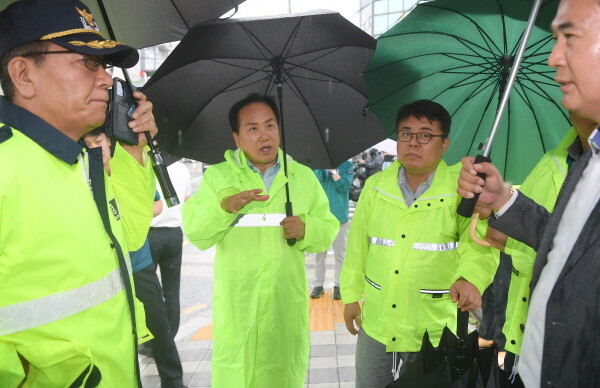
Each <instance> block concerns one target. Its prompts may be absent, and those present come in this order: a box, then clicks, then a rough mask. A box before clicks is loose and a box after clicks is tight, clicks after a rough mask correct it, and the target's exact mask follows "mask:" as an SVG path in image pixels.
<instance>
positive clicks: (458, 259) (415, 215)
mask: <svg viewBox="0 0 600 388" xmlns="http://www.w3.org/2000/svg"><path fill="white" fill-rule="evenodd" d="M400 166H401V165H400V162H398V161H396V162H394V163H393V164H392V165H391V166H390V167H388V168H387V169H386V170H384V171H382V172H380V173H377V174H375V175H373V176H372V177H370V178H369V179H367V182H366V184H365V188H364V189H363V191H362V193H361V196H360V199H359V201H358V204H357V206H356V211H355V213H354V217H353V219H352V223H351V225H350V231H349V234H348V247H347V252H346V259H345V261H344V265H343V268H342V273H341V287H342V289H341V293H342V298H343V300H344V303H352V302H356V301H358V300H360V299H361V298H362V297H363V293H364V305H363V323H362V327H363V329H364V330H365V331H366V332H367V333H368V334H369V336H371V337H372V338H374V339H376V340H377V341H379V342H381V343H383V344H385V345H386V349H387V351H397V352H416V351H418V350H419V349H420V347H421V341H422V338H423V333H424V332H425V330H427V331H428V332H429V335H430V337H431V340H432V342H433V343H434V344H437V341H438V340H439V337H440V335H441V332H442V329H443V328H444V326H446V325H448V327H450V328H452V329H453V330H454V329H455V328H456V305H455V304H454V303H452V302H451V301H450V298H449V295H448V293H447V292H446V291H447V290H448V289H449V287H450V286H451V285H452V284H453V283H454V282H455V281H456V280H457V279H458V278H459V277H461V276H462V277H463V278H465V279H467V280H468V281H469V282H471V283H473V284H474V285H475V286H476V287H477V288H478V289H479V290H480V291H481V292H483V290H484V289H485V288H486V287H487V286H488V285H489V284H490V283H491V281H492V278H493V276H494V273H495V270H496V268H497V266H498V260H497V257H496V258H495V256H494V255H493V254H492V251H491V249H487V248H482V247H480V246H478V245H475V244H474V243H473V242H472V241H471V240H470V237H468V224H469V222H470V220H469V219H466V218H462V217H460V216H458V215H457V213H456V207H457V205H458V202H459V201H460V197H459V196H458V195H457V194H456V186H457V177H458V166H456V167H454V168H453V169H452V170H451V168H449V167H448V166H447V165H446V164H445V163H444V162H443V161H442V162H440V164H439V166H438V168H437V170H436V173H435V177H434V179H433V182H432V184H431V187H430V188H429V189H428V190H427V191H425V192H424V193H423V194H422V195H421V196H420V197H419V198H418V199H417V200H416V201H414V202H413V203H412V204H411V206H410V207H409V208H407V206H406V203H405V202H404V198H403V196H402V193H401V191H400V188H399V186H398V171H399V168H400ZM480 233H481V232H480Z"/></svg>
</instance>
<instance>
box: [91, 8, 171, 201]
mask: <svg viewBox="0 0 600 388" xmlns="http://www.w3.org/2000/svg"><path fill="white" fill-rule="evenodd" d="M98 7H99V8H100V13H102V17H103V18H104V23H106V28H107V29H108V35H109V36H110V38H111V39H112V40H117V39H116V36H115V32H114V31H113V28H112V25H111V24H110V19H109V18H108V12H106V7H105V6H104V2H103V1H102V0H98ZM121 70H123V74H124V75H125V81H127V87H128V88H129V91H130V92H131V94H132V95H133V92H134V90H135V89H134V87H133V84H132V83H131V78H129V73H128V72H127V69H121ZM144 134H145V135H146V140H147V141H148V146H149V147H150V151H149V152H148V154H149V155H150V159H151V160H152V169H153V170H154V175H156V180H157V181H158V183H159V184H160V189H161V191H162V194H163V198H164V200H165V202H166V203H167V206H168V207H173V206H176V205H179V198H178V197H177V192H176V191H175V188H174V187H173V183H171V178H170V177H169V172H168V171H167V165H166V163H165V162H164V159H163V157H162V154H161V152H160V149H159V148H158V142H157V141H156V140H153V139H152V138H151V137H150V132H148V131H146V132H144Z"/></svg>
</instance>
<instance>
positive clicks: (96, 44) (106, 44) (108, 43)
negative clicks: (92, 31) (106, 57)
mask: <svg viewBox="0 0 600 388" xmlns="http://www.w3.org/2000/svg"><path fill="white" fill-rule="evenodd" d="M69 44H72V45H73V46H87V47H91V48H95V49H107V48H113V47H115V46H118V45H120V44H121V43H119V42H116V41H114V40H92V41H90V42H82V41H80V40H72V41H70V42H69Z"/></svg>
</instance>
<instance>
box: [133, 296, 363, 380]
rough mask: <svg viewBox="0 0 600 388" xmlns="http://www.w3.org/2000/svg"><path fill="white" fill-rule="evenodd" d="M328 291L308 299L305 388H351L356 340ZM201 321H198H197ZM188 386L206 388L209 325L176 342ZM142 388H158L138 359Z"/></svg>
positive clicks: (150, 367)
mask: <svg viewBox="0 0 600 388" xmlns="http://www.w3.org/2000/svg"><path fill="white" fill-rule="evenodd" d="M331 293H332V291H331V289H329V290H327V289H326V290H325V294H324V295H323V296H321V297H320V298H319V299H311V300H310V320H311V353H310V362H309V370H308V374H307V379H306V387H307V388H353V387H354V353H355V350H356V337H354V336H352V335H351V334H349V333H348V331H347V330H346V326H345V325H344V323H343V315H342V312H343V305H342V302H341V301H336V300H333V299H332V297H331ZM197 321H198V322H202V320H198V319H197ZM177 348H178V349H179V355H180V358H181V362H182V365H183V373H184V383H185V384H186V385H187V386H188V387H190V388H191V387H210V358H211V355H212V323H208V324H206V325H204V326H202V327H200V328H198V330H197V331H195V332H194V333H192V334H189V335H187V336H186V337H183V338H180V339H178V340H177ZM140 366H141V368H142V383H143V386H144V388H154V387H157V388H158V387H160V382H159V378H158V372H157V370H156V365H155V364H154V360H153V359H151V358H147V357H143V356H140Z"/></svg>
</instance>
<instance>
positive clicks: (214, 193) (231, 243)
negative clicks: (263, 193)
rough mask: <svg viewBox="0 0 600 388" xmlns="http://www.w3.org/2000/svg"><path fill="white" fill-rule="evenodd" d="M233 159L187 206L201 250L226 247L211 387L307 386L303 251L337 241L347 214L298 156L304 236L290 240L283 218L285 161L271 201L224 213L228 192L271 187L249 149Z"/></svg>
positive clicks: (186, 218)
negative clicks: (338, 213) (252, 164)
mask: <svg viewBox="0 0 600 388" xmlns="http://www.w3.org/2000/svg"><path fill="white" fill-rule="evenodd" d="M282 157H283V153H282V152H281V151H279V160H282V159H281V158H282ZM225 159H226V161H225V162H223V163H219V164H217V165H214V166H211V167H209V168H208V169H207V170H206V172H205V174H204V178H203V180H202V184H201V185H200V188H199V190H198V192H197V193H196V194H195V195H194V196H192V198H190V200H188V201H187V202H186V203H185V204H184V205H183V225H184V230H185V233H186V235H187V237H188V239H189V240H190V241H191V242H192V243H193V244H194V245H196V246H197V247H198V248H200V249H207V248H210V247H212V246H213V245H216V246H217V250H216V256H215V264H214V271H215V280H214V289H213V318H214V331H213V335H214V350H213V355H212V386H213V387H214V388H230V387H236V388H238V387H240V388H241V387H246V388H249V387H256V388H266V387H278V388H279V387H281V388H286V387H290V388H292V387H293V388H295V387H302V386H304V380H305V378H306V370H307V366H308V356H309V345H310V337H309V329H308V283H307V280H306V272H305V268H304V261H305V260H304V252H305V251H306V252H322V251H324V250H326V249H327V248H329V246H330V245H331V243H332V241H333V239H334V238H335V236H336V234H337V231H338V228H339V222H338V221H337V219H336V218H335V217H334V216H333V215H332V214H331V213H330V211H329V203H328V201H327V197H326V196H325V193H324V192H323V189H322V188H321V185H320V184H319V182H318V180H317V178H316V177H315V175H314V173H313V172H312V170H310V169H309V168H308V167H305V166H302V165H301V164H299V163H297V162H294V161H293V160H292V159H291V158H289V157H288V176H289V190H290V197H291V201H292V203H293V207H294V214H295V215H298V216H300V217H301V219H302V221H303V222H304V223H305V226H306V228H305V236H304V239H302V240H299V241H297V242H296V244H295V245H294V246H288V245H287V243H286V240H285V239H284V238H283V230H282V227H281V226H280V225H279V222H280V221H281V220H282V219H283V218H284V217H285V201H286V199H285V183H286V181H287V179H286V177H285V176H284V174H283V168H281V170H280V171H279V173H278V174H277V176H276V177H275V179H274V181H273V184H272V185H271V188H270V190H269V192H268V194H269V195H270V198H269V199H268V200H267V201H266V202H252V203H250V204H248V205H246V206H245V207H244V208H242V209H241V210H240V215H239V216H238V215H237V214H231V213H227V212H225V211H224V210H223V209H222V208H221V206H220V203H221V201H222V200H223V199H224V198H226V197H228V196H230V195H233V194H236V193H238V192H241V191H244V190H251V189H258V188H263V189H264V188H265V186H264V184H263V182H262V180H261V177H260V175H259V174H258V173H255V172H253V171H252V170H251V169H250V168H249V167H248V164H247V160H246V158H245V155H244V153H243V152H242V151H241V150H239V149H238V150H236V151H227V152H226V153H225Z"/></svg>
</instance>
